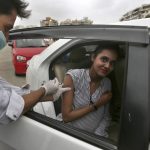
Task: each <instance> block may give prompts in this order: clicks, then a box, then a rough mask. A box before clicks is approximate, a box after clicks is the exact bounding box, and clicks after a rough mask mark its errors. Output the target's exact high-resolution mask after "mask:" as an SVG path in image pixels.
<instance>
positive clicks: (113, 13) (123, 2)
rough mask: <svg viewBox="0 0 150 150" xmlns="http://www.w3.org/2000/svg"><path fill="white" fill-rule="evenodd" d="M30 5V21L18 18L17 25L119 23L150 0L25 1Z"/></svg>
mask: <svg viewBox="0 0 150 150" xmlns="http://www.w3.org/2000/svg"><path fill="white" fill-rule="evenodd" d="M25 1H26V2H28V3H29V6H28V9H29V10H31V16H30V17H29V18H28V19H20V18H17V20H16V23H15V26H16V25H23V26H28V25H35V26H39V25H40V21H41V20H43V19H45V18H46V17H52V18H53V19H55V20H57V21H58V22H61V21H64V20H66V19H71V20H74V19H78V20H80V19H83V17H88V18H89V19H90V20H92V21H93V24H106V23H112V22H118V21H119V19H120V18H121V17H122V15H123V14H125V13H127V12H128V11H130V10H133V9H135V8H137V7H140V6H141V5H143V4H150V0H132V1H131V0H25Z"/></svg>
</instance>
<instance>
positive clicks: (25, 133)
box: [0, 25, 150, 150]
mask: <svg viewBox="0 0 150 150" xmlns="http://www.w3.org/2000/svg"><path fill="white" fill-rule="evenodd" d="M31 36H32V37H34V38H37V37H49V36H50V37H55V38H70V39H77V38H80V39H85V40H93V39H95V40H105V41H115V42H122V43H124V45H126V58H125V72H124V81H123V82H124V83H123V92H122V103H121V114H120V117H121V119H120V130H119V131H120V132H119V138H118V142H117V143H116V144H115V143H114V142H113V141H111V140H108V139H107V138H103V137H99V136H96V135H93V134H90V133H87V132H83V131H81V130H79V129H75V128H73V127H70V126H69V125H66V124H64V123H62V122H59V121H57V120H54V119H52V118H49V117H47V116H44V115H41V114H39V113H36V112H34V111H30V112H28V113H27V114H26V115H25V116H23V117H21V118H20V119H19V120H18V121H16V122H13V123H11V124H9V125H1V126H0V133H1V134H0V142H1V143H0V149H3V150H14V149H16V150H27V149H28V150H34V149H36V150H37V149H41V150H48V149H52V150H59V149H66V150H70V149H73V150H76V149H79V150H80V149H81V150H101V149H106V150H114V149H118V150H133V149H136V150H147V149H148V139H149V117H148V113H149V82H148V81H149V80H148V79H149V72H148V70H149V69H148V68H149V61H148V60H149V48H150V47H149V34H148V29H147V28H146V27H130V26H129V27H125V26H112V25H109V26H103V25H102V26H100V25H99V26H98V25H95V26H94V25H93V26H75V27H72V26H71V27H69V26H63V27H61V26H60V27H54V28H52V27H45V28H35V29H30V30H25V29H22V30H17V31H12V32H11V36H10V38H11V39H15V38H29V37H31Z"/></svg>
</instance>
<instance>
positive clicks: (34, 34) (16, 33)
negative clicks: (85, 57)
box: [9, 25, 149, 44]
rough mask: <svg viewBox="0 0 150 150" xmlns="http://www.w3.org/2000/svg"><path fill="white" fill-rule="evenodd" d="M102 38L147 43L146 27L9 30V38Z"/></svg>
mask: <svg viewBox="0 0 150 150" xmlns="http://www.w3.org/2000/svg"><path fill="white" fill-rule="evenodd" d="M50 37H51V38H65V39H78V38H80V39H103V40H108V41H109V40H112V39H113V40H114V41H125V42H132V43H142V44H148V43H149V34H148V27H138V26H122V25H82V26H81V25H80V26H53V27H51V26H49V27H35V28H26V29H18V30H12V31H10V37H9V39H10V40H12V39H21V38H50Z"/></svg>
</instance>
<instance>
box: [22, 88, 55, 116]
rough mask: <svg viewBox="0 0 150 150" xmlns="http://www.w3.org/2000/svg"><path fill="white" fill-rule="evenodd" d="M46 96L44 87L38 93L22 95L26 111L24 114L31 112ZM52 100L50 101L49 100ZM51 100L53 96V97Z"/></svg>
mask: <svg viewBox="0 0 150 150" xmlns="http://www.w3.org/2000/svg"><path fill="white" fill-rule="evenodd" d="M44 95H45V89H44V88H43V87H41V88H39V89H38V90H36V91H32V92H31V93H29V94H25V95H22V97H23V99H24V109H23V112H22V113H23V114H24V113H25V112H27V111H28V110H30V109H31V108H32V107H33V106H34V105H35V104H36V103H37V102H39V100H40V99H41V98H42V97H43V96H44ZM49 100H50V99H49ZM51 100H53V99H52V96H51Z"/></svg>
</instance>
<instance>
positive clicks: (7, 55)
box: [0, 46, 25, 86]
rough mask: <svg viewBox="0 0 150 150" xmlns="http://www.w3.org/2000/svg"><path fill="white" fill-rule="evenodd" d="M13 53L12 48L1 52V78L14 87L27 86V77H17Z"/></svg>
mask: <svg viewBox="0 0 150 150" xmlns="http://www.w3.org/2000/svg"><path fill="white" fill-rule="evenodd" d="M11 52H12V48H11V47H9V46H6V47H5V48H4V49H3V50H1V51H0V76H1V77H3V78H5V79H6V80H7V81H8V82H10V83H12V84H14V85H17V86H22V85H24V84H25V76H16V75H15V73H14V68H13V65H12V56H11Z"/></svg>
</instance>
